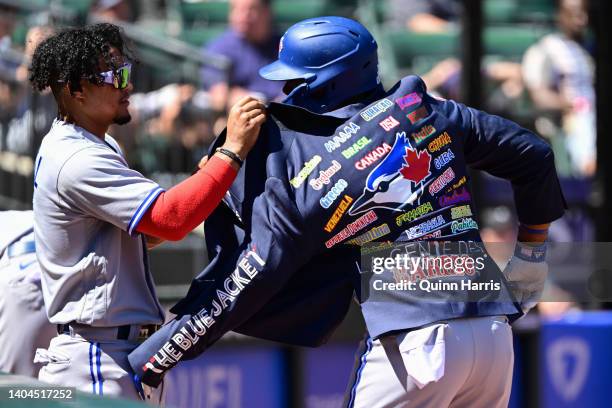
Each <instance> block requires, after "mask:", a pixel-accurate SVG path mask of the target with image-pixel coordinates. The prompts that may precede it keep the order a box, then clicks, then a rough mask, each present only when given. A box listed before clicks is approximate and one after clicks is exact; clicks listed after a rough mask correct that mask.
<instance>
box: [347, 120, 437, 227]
mask: <svg viewBox="0 0 612 408" xmlns="http://www.w3.org/2000/svg"><path fill="white" fill-rule="evenodd" d="M430 165H431V156H430V154H429V152H427V151H426V150H422V151H417V150H416V149H415V148H414V147H412V145H411V144H410V139H409V138H408V137H407V136H406V132H398V133H397V134H396V135H395V143H394V144H393V147H392V148H391V151H390V152H389V154H388V155H387V156H386V157H385V158H384V160H383V161H382V162H381V163H380V164H379V165H378V166H376V168H375V169H374V170H372V172H370V174H368V178H367V180H366V185H365V188H364V189H363V194H361V196H359V198H357V200H356V201H355V202H354V203H353V205H352V206H351V208H350V209H349V212H348V213H349V215H355V214H359V213H362V212H364V211H367V210H370V209H372V208H384V209H388V210H394V211H399V210H401V209H402V208H403V207H405V206H406V205H409V204H412V203H414V202H415V201H416V200H417V199H418V198H420V197H421V195H422V194H423V190H424V189H425V186H427V184H429V182H430V181H431V180H430V176H431V171H430V170H429V169H430ZM428 179H429V180H428Z"/></svg>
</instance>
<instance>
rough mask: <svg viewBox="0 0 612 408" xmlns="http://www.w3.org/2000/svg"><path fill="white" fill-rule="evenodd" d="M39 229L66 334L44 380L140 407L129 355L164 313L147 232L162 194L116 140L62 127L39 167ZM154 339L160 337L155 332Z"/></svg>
mask: <svg viewBox="0 0 612 408" xmlns="http://www.w3.org/2000/svg"><path fill="white" fill-rule="evenodd" d="M35 163H36V164H35V180H34V222H35V234H36V245H37V256H38V261H39V263H40V266H41V270H42V289H43V295H44V300H45V307H46V310H47V315H48V317H49V320H50V321H51V322H52V323H54V324H57V325H59V326H58V331H59V332H60V333H61V334H60V335H59V336H58V337H56V338H54V339H53V340H52V341H51V344H50V347H49V349H48V350H39V352H38V353H37V359H38V360H39V361H41V362H46V363H47V365H46V366H44V367H43V368H42V369H41V371H40V375H39V379H41V380H43V381H46V382H50V383H55V384H61V385H71V386H76V387H77V388H78V389H80V390H82V391H88V392H93V393H95V394H99V395H109V394H110V395H120V396H123V397H131V398H138V394H137V391H136V389H137V388H136V387H135V384H134V383H133V381H132V378H133V375H132V372H131V369H130V368H129V365H128V362H127V354H128V353H129V352H130V351H131V350H132V349H133V348H135V347H136V346H137V344H138V343H137V341H136V340H137V338H138V337H139V334H142V332H141V330H142V329H143V327H144V326H145V325H159V324H161V323H162V322H163V320H164V311H163V309H162V307H161V305H160V304H159V301H158V300H157V295H156V293H155V288H154V284H153V280H152V277H151V274H150V271H149V268H148V258H147V250H146V243H145V238H144V236H142V235H141V234H138V233H137V232H136V228H137V226H138V222H139V221H140V219H141V218H142V216H143V215H144V214H145V212H146V211H147V209H148V208H149V206H150V205H151V203H153V201H154V200H155V198H156V197H157V196H158V195H159V194H160V193H161V192H162V191H163V190H162V189H161V188H160V187H159V186H158V185H157V184H156V183H154V182H153V181H151V180H148V179H146V178H145V177H143V176H142V175H141V174H140V173H138V172H137V171H134V170H132V169H130V168H129V167H128V164H127V162H126V161H125V158H124V157H123V155H122V152H121V150H120V148H119V146H118V145H117V143H116V142H115V140H114V139H113V138H111V137H110V136H108V135H106V137H105V140H104V141H102V140H101V139H99V138H97V137H96V136H94V135H93V134H91V133H89V132H88V131H86V130H84V129H82V128H80V127H78V126H75V125H72V124H69V123H66V122H63V121H61V120H55V121H54V123H53V126H52V127H51V130H50V131H49V133H48V134H47V135H46V136H45V138H44V139H43V142H42V145H41V147H40V150H39V153H38V156H37V158H36V162H35ZM145 330H147V331H150V332H152V331H153V329H152V328H151V327H146V328H145Z"/></svg>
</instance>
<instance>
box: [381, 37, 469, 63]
mask: <svg viewBox="0 0 612 408" xmlns="http://www.w3.org/2000/svg"><path fill="white" fill-rule="evenodd" d="M385 37H386V41H388V42H389V44H390V46H391V47H390V48H391V50H392V51H393V54H394V56H395V60H396V63H397V65H398V66H399V67H407V66H410V65H411V64H412V60H413V59H414V58H415V57H417V56H423V55H427V56H435V57H439V58H440V59H441V58H445V57H450V56H453V55H456V54H457V52H458V45H459V36H458V34H457V33H448V34H447V33H445V34H415V33H411V32H408V31H405V30H398V31H390V32H387V33H386V35H385ZM383 41H384V40H383Z"/></svg>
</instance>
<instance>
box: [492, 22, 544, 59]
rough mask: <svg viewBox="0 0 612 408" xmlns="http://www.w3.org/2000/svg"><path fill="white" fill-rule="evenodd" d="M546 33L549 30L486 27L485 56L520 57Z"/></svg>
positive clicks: (531, 27)
mask: <svg viewBox="0 0 612 408" xmlns="http://www.w3.org/2000/svg"><path fill="white" fill-rule="evenodd" d="M548 32H550V30H547V29H541V28H536V27H533V26H525V27H520V26H519V27H517V26H511V27H510V26H508V27H487V28H486V29H485V31H484V45H485V54H494V55H501V56H505V57H520V56H522V55H523V54H524V53H525V51H526V50H527V48H528V47H529V46H530V45H531V44H533V43H535V42H536V41H538V40H539V39H540V38H541V37H542V36H544V35H545V34H547V33H548Z"/></svg>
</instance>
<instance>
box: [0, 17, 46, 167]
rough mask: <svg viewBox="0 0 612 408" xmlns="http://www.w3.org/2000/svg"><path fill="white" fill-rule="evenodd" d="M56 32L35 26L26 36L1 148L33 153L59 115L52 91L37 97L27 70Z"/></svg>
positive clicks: (2, 127) (0, 130)
mask: <svg viewBox="0 0 612 408" xmlns="http://www.w3.org/2000/svg"><path fill="white" fill-rule="evenodd" d="M52 33H53V29H52V28H50V27H46V26H40V27H37V26H35V27H32V28H30V29H29V30H28V33H27V35H26V44H25V54H24V55H23V61H22V63H21V65H20V66H19V67H17V69H16V71H15V80H16V82H15V84H14V86H12V87H11V93H10V98H11V103H12V109H11V111H10V119H8V120H3V121H2V123H1V124H0V135H2V136H4V137H1V138H0V148H1V149H2V150H8V151H11V152H14V153H18V154H24V155H29V154H34V153H35V151H36V149H37V148H38V146H37V144H38V142H39V141H40V140H41V139H42V137H43V136H44V135H45V134H46V133H47V132H48V131H49V128H50V127H51V123H52V122H53V119H54V118H55V116H57V107H56V104H55V100H54V99H53V97H52V96H51V94H50V92H49V91H47V92H44V93H41V94H35V93H34V92H32V90H31V88H30V85H29V83H28V82H27V81H28V67H29V64H30V59H31V57H32V55H33V53H34V50H35V49H36V47H37V46H38V44H40V43H41V42H42V41H43V40H44V39H45V38H47V37H48V36H50V35H51V34H52Z"/></svg>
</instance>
